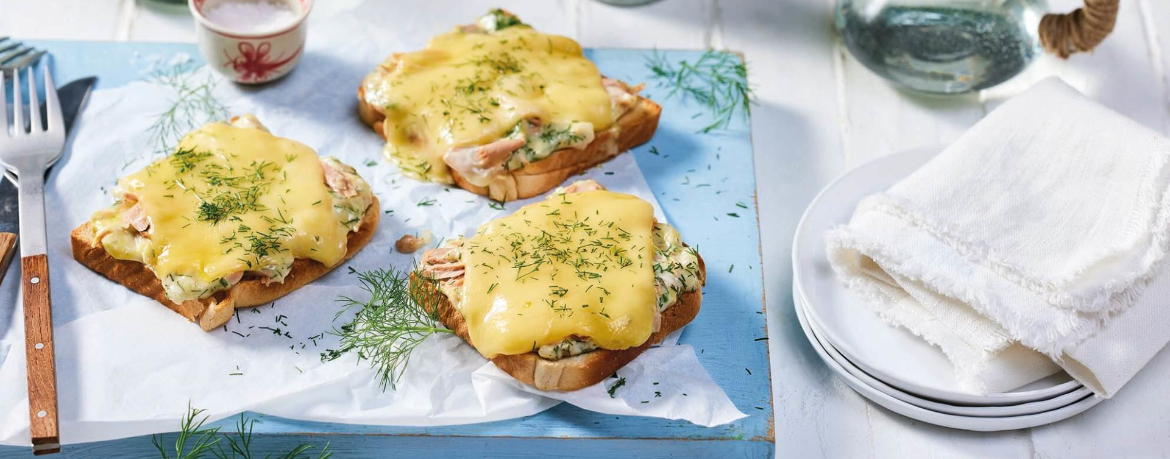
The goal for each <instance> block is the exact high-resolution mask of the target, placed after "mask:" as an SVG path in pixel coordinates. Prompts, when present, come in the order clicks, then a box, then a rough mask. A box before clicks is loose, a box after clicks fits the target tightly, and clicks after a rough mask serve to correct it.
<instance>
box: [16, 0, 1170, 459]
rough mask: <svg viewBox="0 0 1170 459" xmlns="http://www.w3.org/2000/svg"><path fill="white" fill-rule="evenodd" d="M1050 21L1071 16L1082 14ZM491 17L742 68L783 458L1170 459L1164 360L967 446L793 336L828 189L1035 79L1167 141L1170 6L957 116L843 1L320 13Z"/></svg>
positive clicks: (137, 30) (157, 20)
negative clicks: (866, 50) (852, 20)
mask: <svg viewBox="0 0 1170 459" xmlns="http://www.w3.org/2000/svg"><path fill="white" fill-rule="evenodd" d="M1049 3H1050V4H1051V5H1052V8H1053V9H1054V10H1060V11H1066V10H1071V9H1072V8H1074V7H1075V6H1077V5H1078V4H1079V2H1078V1H1077V0H1052V1H1050V2H1049ZM497 4H498V5H500V6H503V7H506V8H509V9H511V10H513V11H515V12H516V13H518V14H520V15H521V16H522V17H524V18H525V20H527V21H529V22H532V23H534V24H538V25H539V26H540V27H541V28H542V29H545V30H558V31H560V32H561V33H563V34H564V35H567V36H571V37H574V38H576V39H578V40H580V41H581V42H582V44H583V45H584V46H587V47H659V48H708V47H717V48H724V47H725V48H727V49H732V50H737V51H742V52H744V54H745V55H746V57H747V60H748V63H749V69H750V79H751V81H752V82H753V84H754V85H755V90H756V93H757V95H758V96H759V102H760V104H759V105H758V106H757V107H755V108H754V109H753V126H752V127H753V135H754V139H753V140H754V142H753V143H754V146H755V153H756V170H757V182H758V184H759V196H758V199H759V205H760V214H761V224H760V227H761V232H762V244H763V247H762V249H763V252H764V274H765V280H766V282H765V291H766V295H767V299H768V308H769V330H770V353H771V359H772V380H773V393H774V397H775V409H776V422H777V426H776V439H777V444H778V446H777V455H778V456H779V457H802V458H804V457H892V458H903V457H956V458H974V457H1037V458H1049V457H1051V458H1066V457H1105V456H1109V457H1167V456H1170V399H1167V398H1166V397H1164V393H1165V390H1164V389H1163V387H1162V384H1163V383H1162V381H1163V380H1165V375H1170V355H1168V354H1167V353H1166V352H1163V353H1162V354H1161V355H1159V356H1158V357H1157V358H1155V361H1154V362H1153V363H1152V364H1151V365H1150V367H1148V368H1147V369H1146V370H1145V371H1143V373H1142V374H1141V375H1139V376H1138V377H1137V378H1135V379H1134V380H1133V381H1132V382H1131V383H1130V385H1129V386H1127V388H1126V389H1125V390H1124V391H1122V392H1121V393H1120V394H1119V395H1118V396H1117V397H1115V398H1114V399H1112V400H1109V401H1107V402H1106V403H1103V404H1101V405H1099V406H1098V407H1096V408H1094V409H1093V410H1091V411H1090V412H1088V413H1086V414H1084V415H1082V416H1079V417H1076V418H1074V419H1071V420H1069V421H1065V422H1062V423H1059V424H1056V425H1052V426H1046V427H1041V428H1036V429H1030V430H1024V431H1015V432H1005V433H997V434H978V433H970V432H961V431H955V430H949V429H943V428H938V427H934V426H929V425H925V424H922V423H919V422H916V421H912V420H909V419H906V418H902V417H900V416H897V415H894V414H891V413H889V412H887V411H885V410H883V409H881V408H878V407H875V406H873V405H871V404H869V403H867V402H866V401H865V400H864V399H862V398H861V397H859V396H858V395H856V394H854V393H853V392H852V391H851V390H850V389H849V388H848V387H846V386H845V385H844V384H842V383H841V382H839V381H837V380H836V379H835V378H834V377H833V376H832V374H830V373H829V372H828V371H827V369H826V368H825V367H824V366H823V365H822V364H821V363H820V361H819V360H818V359H817V357H816V355H815V354H814V353H813V352H812V350H811V348H810V347H809V345H808V343H807V342H805V340H804V337H803V335H802V333H801V332H800V330H799V328H798V326H797V325H796V324H795V317H794V315H793V313H792V299H791V295H790V291H791V277H792V271H791V265H790V248H791V238H792V233H793V230H794V227H795V225H796V221H797V219H798V218H799V216H800V214H801V212H802V211H803V209H804V206H805V205H806V204H807V202H808V201H809V200H811V199H812V197H813V196H814V195H815V193H816V192H817V191H818V190H819V189H820V188H821V187H822V186H824V185H825V184H826V183H827V182H828V181H829V180H831V179H832V178H834V177H836V176H837V175H839V174H841V173H843V172H844V171H846V170H848V169H849V168H852V167H855V166H857V165H858V164H861V163H862V162H864V161H867V160H870V159H873V158H876V157H879V156H882V155H886V154H890V153H893V152H897V151H900V150H903V149H906V148H912V147H915V146H920V145H930V144H940V143H946V142H949V141H951V140H953V139H954V138H955V137H957V136H958V135H960V134H962V132H964V131H965V130H966V129H967V128H968V127H969V126H970V125H971V124H973V123H974V122H976V121H978V119H979V118H980V117H982V116H983V115H984V114H985V113H986V112H987V111H988V110H990V109H993V108H994V107H995V106H997V105H998V104H999V103H1001V102H1002V101H1003V100H1004V99H1006V98H1008V97H1011V96H1012V95H1014V94H1016V93H1018V92H1020V91H1022V90H1023V89H1025V88H1027V87H1028V86H1029V85H1031V84H1032V83H1034V82H1036V81H1039V80H1040V79H1043V78H1045V77H1048V76H1052V75H1057V76H1060V77H1061V78H1064V79H1065V80H1066V81H1068V82H1069V83H1071V84H1072V85H1074V86H1076V87H1077V88H1079V89H1081V90H1082V91H1084V92H1085V93H1086V94H1089V95H1091V96H1093V97H1095V98H1097V99H1098V100H1100V101H1101V102H1103V103H1104V104H1105V105H1107V106H1110V107H1112V108H1113V109H1115V110H1117V111H1119V112H1121V113H1123V114H1125V115H1127V116H1130V117H1132V118H1134V119H1136V120H1138V121H1139V122H1142V123H1143V124H1146V125H1148V126H1151V127H1153V128H1155V129H1158V130H1161V131H1163V132H1167V133H1170V79H1168V77H1167V71H1166V69H1167V67H1168V66H1170V2H1166V1H1164V0H1123V1H1122V10H1121V16H1120V18H1119V21H1118V25H1117V30H1116V31H1115V32H1114V34H1113V35H1112V36H1111V37H1110V38H1109V39H1108V40H1106V42H1105V43H1104V44H1103V45H1102V46H1101V47H1100V48H1098V49H1097V50H1096V51H1095V52H1093V53H1092V54H1089V55H1080V56H1074V57H1073V58H1072V59H1070V60H1069V61H1060V60H1058V59H1055V58H1052V57H1049V56H1045V57H1042V58H1040V59H1038V61H1037V62H1036V63H1035V64H1034V65H1033V66H1032V67H1031V68H1030V69H1029V70H1028V71H1026V72H1025V73H1024V74H1023V75H1021V76H1020V77H1018V78H1016V79H1013V80H1012V81H1009V82H1008V83H1006V84H1004V85H1001V86H1000V87H997V88H995V89H993V90H989V91H985V92H984V93H983V94H979V95H973V96H966V97H954V98H929V97H923V96H916V95H911V94H907V93H905V92H902V91H899V90H897V89H894V88H892V87H891V86H889V85H888V84H886V83H885V82H883V81H882V80H881V79H880V78H878V77H876V76H874V75H873V74H871V73H869V72H868V71H867V70H866V69H865V68H864V67H863V66H861V64H860V63H858V62H857V61H856V60H854V59H853V58H852V57H850V56H848V53H847V52H846V51H845V50H844V47H843V46H842V45H841V43H840V41H839V40H838V39H837V37H836V36H835V33H834V32H833V30H832V20H831V18H832V1H831V0H782V1H778V0H664V1H661V2H658V3H655V4H652V5H650V6H646V7H638V8H618V7H612V6H608V5H603V4H600V3H597V2H595V1H593V0H557V1H548V0H525V1H507V0H500V1H493V2H487V1H476V0H409V1H393V2H383V1H379V2H366V3H362V2H361V1H360V0H320V1H318V2H316V6H315V11H314V13H313V14H314V16H315V17H321V16H328V15H330V14H332V12H333V11H337V10H339V9H347V8H353V7H358V8H362V9H363V10H365V12H368V14H364V15H363V17H364V18H365V19H364V20H363V21H362V22H361V23H355V24H353V30H354V34H353V37H352V40H350V41H347V42H346V43H329V44H327V45H328V46H330V47H332V46H338V47H339V48H338V49H344V47H346V46H353V47H363V46H369V47H376V49H381V50H387V51H388V50H391V49H410V48H415V47H418V46H421V45H422V44H423V43H424V42H425V40H426V38H427V37H429V36H430V35H432V34H433V33H434V32H435V31H436V30H445V29H447V28H448V27H450V26H451V24H452V23H454V22H457V20H458V19H459V18H458V17H455V16H467V15H474V14H476V12H478V11H481V10H483V9H485V8H488V7H490V6H494V5H497ZM462 12H466V14H463V13H462ZM390 24H392V25H393V26H389V25H390ZM391 27H392V28H391ZM0 35H12V36H17V37H24V38H57V39H81V40H157V41H192V40H193V39H194V34H193V28H192V26H191V23H190V18H189V17H187V16H185V14H184V13H183V8H177V9H168V8H163V7H157V6H153V5H151V4H150V2H149V0H52V1H45V0H0Z"/></svg>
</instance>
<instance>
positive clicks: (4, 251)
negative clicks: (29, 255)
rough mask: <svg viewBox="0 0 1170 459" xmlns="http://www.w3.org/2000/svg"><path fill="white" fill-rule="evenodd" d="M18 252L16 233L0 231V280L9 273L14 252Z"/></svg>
mask: <svg viewBox="0 0 1170 459" xmlns="http://www.w3.org/2000/svg"><path fill="white" fill-rule="evenodd" d="M14 253H16V234H15V233H0V280H3V279H4V275H5V274H7V273H8V265H11V264H12V254H14Z"/></svg>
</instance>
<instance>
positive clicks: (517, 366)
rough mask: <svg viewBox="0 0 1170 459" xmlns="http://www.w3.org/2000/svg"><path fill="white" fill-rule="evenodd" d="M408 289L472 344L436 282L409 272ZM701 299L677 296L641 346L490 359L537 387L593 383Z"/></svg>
mask: <svg viewBox="0 0 1170 459" xmlns="http://www.w3.org/2000/svg"><path fill="white" fill-rule="evenodd" d="M706 277H707V271H706V266H705V265H704V264H703V258H702V257H699V283H700V285H701V284H704V283H705V281H706ZM410 282H411V291H412V292H415V294H416V295H426V296H432V297H435V298H437V299H438V300H437V301H434V302H425V301H424V302H423V304H424V305H425V304H437V306H438V309H439V310H438V316H439V321H440V322H442V323H443V325H444V326H446V327H447V328H450V329H451V330H453V331H454V332H455V334H456V335H458V336H459V337H460V338H463V341H465V342H467V344H470V345H472V346H475V344H474V343H472V342H471V335H470V334H469V332H468V330H467V321H466V320H464V318H463V314H462V313H460V312H459V310H458V309H457V308H455V306H454V305H453V304H451V301H449V300H448V299H447V297H446V295H443V294H442V293H440V292H439V289H438V288H437V284H436V283H435V282H432V281H428V280H426V279H422V278H420V277H419V275H418V274H417V273H412V274H411V277H410ZM702 301H703V292H702V287H699V288H696V289H695V291H693V292H687V293H683V294H681V295H679V296H678V300H677V301H675V303H674V305H672V306H671V307H669V308H666V310H665V311H662V317H661V319H662V320H661V326H660V327H659V329H658V331H657V332H655V333H654V334H652V335H650V338H649V339H647V340H646V342H645V343H643V344H642V345H641V346H637V347H631V348H629V349H622V350H618V351H615V350H609V349H597V350H594V351H592V352H586V353H584V354H580V355H576V356H573V357H566V358H563V359H559V360H548V359H545V358H542V357H540V356H539V355H538V354H537V353H536V352H527V353H524V354H518V355H498V356H496V357H495V358H493V359H491V360H492V363H494V364H496V366H497V367H499V368H500V369H501V370H504V372H505V373H508V374H509V375H512V377H514V378H516V379H518V380H520V381H521V382H523V383H525V384H528V385H530V386H533V387H536V388H537V389H540V390H555V391H572V390H577V389H582V388H585V387H589V386H592V385H594V384H597V383H599V382H601V381H603V380H604V379H605V378H608V377H609V376H610V375H612V374H614V372H616V371H617V370H618V369H620V368H621V367H624V366H625V365H626V364H627V363H630V362H631V361H633V360H634V359H635V358H636V357H638V356H639V355H641V354H642V353H643V352H645V351H646V349H649V348H650V346H652V345H655V344H658V343H660V342H662V340H663V339H664V338H666V335H669V334H671V333H672V332H674V331H675V330H678V329H680V328H682V327H683V326H685V325H686V324H688V323H690V322H691V321H692V320H694V318H695V316H696V315H698V314H699V305H700V303H702Z"/></svg>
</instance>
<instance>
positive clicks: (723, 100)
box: [646, 50, 755, 133]
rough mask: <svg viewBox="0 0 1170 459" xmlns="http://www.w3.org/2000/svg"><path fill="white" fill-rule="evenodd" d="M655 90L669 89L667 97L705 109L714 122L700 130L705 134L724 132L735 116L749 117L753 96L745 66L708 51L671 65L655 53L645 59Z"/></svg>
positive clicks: (731, 57) (726, 55) (729, 55)
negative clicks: (686, 101) (689, 101)
mask: <svg viewBox="0 0 1170 459" xmlns="http://www.w3.org/2000/svg"><path fill="white" fill-rule="evenodd" d="M646 66H647V67H649V68H650V71H651V72H652V73H653V74H654V75H653V77H652V78H653V79H654V80H656V81H657V82H658V87H661V88H669V90H670V91H669V92H668V93H667V97H672V96H676V95H677V96H679V97H681V98H682V99H683V100H686V99H692V100H694V101H695V102H697V103H698V104H699V105H702V106H703V107H705V108H706V109H707V112H708V113H710V114H711V116H712V117H713V118H714V121H712V122H711V124H709V125H707V126H706V127H704V128H702V129H700V130H699V132H702V133H708V132H711V131H713V130H716V129H726V128H727V127H728V126H729V125H730V124H731V120H732V118H733V117H734V116H735V115H736V114H737V113H742V116H744V117H746V116H748V115H750V114H751V110H752V108H751V106H752V104H753V103H755V94H753V92H752V88H751V86H749V85H748V81H747V66H746V65H745V64H744V62H743V59H741V58H740V57H739V56H737V55H735V54H732V53H728V52H723V51H715V50H709V51H707V52H705V53H703V55H702V56H700V57H699V59H698V60H696V61H695V62H688V61H686V60H682V61H678V62H677V63H676V62H673V61H671V60H669V59H667V57H666V55H665V54H663V53H660V52H657V51H655V52H654V54H653V55H652V56H650V57H647V58H646Z"/></svg>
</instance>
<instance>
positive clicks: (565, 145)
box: [358, 9, 662, 201]
mask: <svg viewBox="0 0 1170 459" xmlns="http://www.w3.org/2000/svg"><path fill="white" fill-rule="evenodd" d="M640 89H641V87H640V86H629V85H627V84H626V83H623V82H621V81H618V80H614V79H611V78H606V77H603V76H602V75H601V74H600V73H599V72H598V70H597V67H596V66H595V65H593V63H592V62H590V61H589V60H588V59H586V58H585V57H584V55H583V54H582V51H581V46H580V45H578V44H577V42H575V41H573V40H571V39H569V38H565V37H562V36H557V35H547V34H543V33H540V32H537V31H535V30H533V29H532V28H531V27H529V26H528V25H526V24H524V23H522V22H520V20H519V19H517V18H516V17H515V16H513V15H512V14H510V13H508V12H506V11H503V10H498V9H497V10H492V11H491V12H489V13H488V14H487V15H485V16H483V17H482V18H480V19H479V21H478V22H477V23H476V24H472V25H466V26H461V27H457V28H456V29H455V30H454V31H452V32H449V33H446V34H443V35H439V36H437V37H435V38H433V39H432V40H431V42H430V43H429V44H428V45H427V47H426V49H423V50H421V51H415V52H409V53H396V54H393V55H391V56H390V57H389V58H388V59H386V61H385V62H383V63H382V64H381V65H380V66H378V68H377V69H375V70H374V71H373V72H372V73H370V74H369V75H368V76H366V78H365V79H364V80H363V81H362V84H361V86H360V87H359V88H358V101H359V110H360V112H361V116H362V119H363V120H365V122H366V123H368V124H370V125H371V126H373V128H374V131H376V132H377V133H378V134H379V135H381V136H382V137H384V138H385V139H386V146H385V151H384V154H385V156H386V157H387V158H388V159H390V160H391V161H393V162H394V163H396V164H397V165H398V167H399V168H400V169H401V170H402V171H403V172H404V173H406V174H407V175H410V176H413V177H415V178H418V179H422V180H430V181H435V182H441V183H455V184H457V185H459V186H460V187H462V188H464V189H467V190H469V191H471V192H473V193H477V194H481V195H487V196H489V197H491V198H492V199H496V200H500V201H511V200H515V199H523V198H529V197H532V196H536V195H539V194H541V193H544V192H546V191H548V190H551V189H553V188H555V187H557V186H558V185H560V184H561V183H562V182H564V181H565V179H567V178H568V177H570V176H572V175H575V174H578V173H580V172H581V171H583V170H585V169H588V168H590V167H592V166H594V165H597V164H600V163H602V162H604V161H606V160H608V159H610V158H612V157H614V156H616V155H617V154H618V153H621V152H622V151H625V150H628V149H630V148H633V147H635V146H637V145H640V144H642V143H645V142H646V141H648V140H650V137H652V136H653V135H654V130H655V129H657V127H658V115H659V114H660V113H661V112H662V107H660V106H658V104H656V103H654V102H652V101H650V100H649V99H646V98H644V97H641V96H639V95H638V92H639V90H640Z"/></svg>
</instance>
